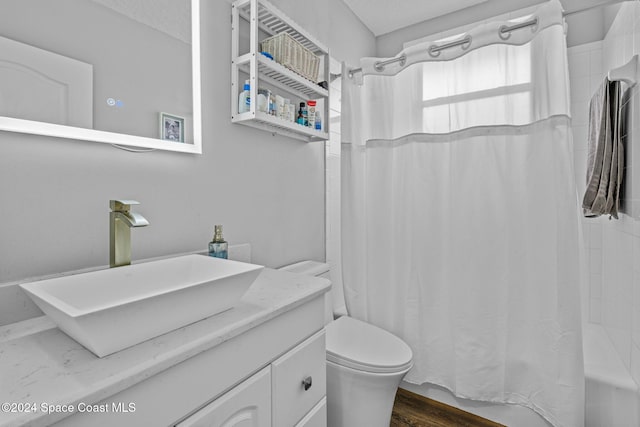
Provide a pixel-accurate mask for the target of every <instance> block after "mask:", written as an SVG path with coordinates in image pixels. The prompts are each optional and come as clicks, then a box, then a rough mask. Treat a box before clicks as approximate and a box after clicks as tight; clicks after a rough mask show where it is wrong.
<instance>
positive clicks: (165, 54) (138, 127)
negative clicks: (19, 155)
mask: <svg viewBox="0 0 640 427" xmlns="http://www.w3.org/2000/svg"><path fill="white" fill-rule="evenodd" d="M2 9H3V11H2V14H0V130H4V131H11V132H22V133H30V134H38V135H46V136H52V137H62V138H72V139H79V140H85V141H94V142H103V143H111V144H116V145H122V146H129V147H142V148H151V149H161V150H170V151H179V152H187V153H201V152H202V142H201V139H202V138H201V128H200V117H201V116H200V114H201V113H200V13H199V0H127V1H122V0H56V1H54V2H52V1H51V0H4V1H3V8H2Z"/></svg>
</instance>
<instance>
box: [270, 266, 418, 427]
mask: <svg viewBox="0 0 640 427" xmlns="http://www.w3.org/2000/svg"><path fill="white" fill-rule="evenodd" d="M282 270H287V271H291V272H294V273H299V274H306V275H311V276H317V277H324V278H329V266H328V265H327V264H324V263H319V262H315V261H302V262H300V263H297V264H293V265H289V266H286V267H283V268H282ZM336 295H337V293H336V290H335V289H333V288H332V290H331V291H330V292H329V293H327V296H328V297H327V300H325V302H326V304H325V305H326V306H327V308H328V309H329V313H331V309H332V307H333V308H334V312H337V313H338V315H341V314H345V313H346V310H344V302H343V301H341V300H340V298H336ZM339 295H340V296H341V295H342V294H341V293H340V294H339ZM332 319H333V316H327V318H326V320H327V323H326V325H325V330H326V342H327V412H328V414H327V415H328V417H327V418H328V422H327V425H328V426H329V427H355V426H367V427H378V426H380V427H382V426H384V427H388V426H389V422H390V420H391V412H392V410H393V402H394V399H395V394H396V390H397V389H398V385H399V384H400V381H401V380H402V378H403V377H404V376H405V374H406V373H407V372H408V371H409V369H411V366H413V353H412V352H411V349H410V348H409V346H408V345H407V344H406V343H405V342H404V341H402V340H401V339H400V338H398V337H397V336H395V335H393V334H392V333H390V332H388V331H385V330H384V329H382V328H379V327H377V326H374V325H371V324H369V323H366V322H363V321H361V320H357V319H354V318H352V317H349V316H346V315H343V316H342V317H339V318H338V319H336V320H332Z"/></svg>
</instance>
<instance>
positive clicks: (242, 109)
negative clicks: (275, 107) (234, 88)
mask: <svg viewBox="0 0 640 427" xmlns="http://www.w3.org/2000/svg"><path fill="white" fill-rule="evenodd" d="M250 89H251V86H250V84H249V80H245V81H244V87H243V90H242V92H240V96H239V97H238V113H246V112H247V111H249V108H250V106H251V95H250V93H251V92H250V91H249V90H250Z"/></svg>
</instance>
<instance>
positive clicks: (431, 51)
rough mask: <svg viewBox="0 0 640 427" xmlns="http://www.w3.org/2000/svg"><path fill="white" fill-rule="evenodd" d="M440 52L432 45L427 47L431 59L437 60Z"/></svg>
mask: <svg viewBox="0 0 640 427" xmlns="http://www.w3.org/2000/svg"><path fill="white" fill-rule="evenodd" d="M440 52H441V50H440V49H438V46H436V45H434V44H432V45H431V46H429V55H431V56H432V57H433V58H437V57H438V56H440Z"/></svg>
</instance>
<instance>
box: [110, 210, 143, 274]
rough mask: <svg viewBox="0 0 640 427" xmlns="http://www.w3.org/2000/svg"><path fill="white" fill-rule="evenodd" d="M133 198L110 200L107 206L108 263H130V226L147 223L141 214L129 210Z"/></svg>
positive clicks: (119, 264) (114, 264) (112, 264)
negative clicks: (108, 211)
mask: <svg viewBox="0 0 640 427" xmlns="http://www.w3.org/2000/svg"><path fill="white" fill-rule="evenodd" d="M139 204H140V203H138V202H136V201H135V200H110V201H109V207H110V208H111V212H110V213H109V265H110V266H111V267H120V266H122V265H129V264H131V227H145V226H147V225H149V221H147V220H146V219H145V218H144V217H143V216H142V215H140V214H139V213H135V212H131V205H139Z"/></svg>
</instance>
